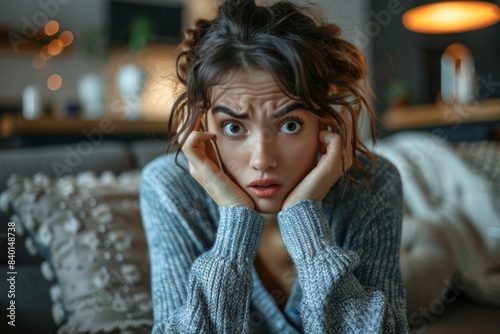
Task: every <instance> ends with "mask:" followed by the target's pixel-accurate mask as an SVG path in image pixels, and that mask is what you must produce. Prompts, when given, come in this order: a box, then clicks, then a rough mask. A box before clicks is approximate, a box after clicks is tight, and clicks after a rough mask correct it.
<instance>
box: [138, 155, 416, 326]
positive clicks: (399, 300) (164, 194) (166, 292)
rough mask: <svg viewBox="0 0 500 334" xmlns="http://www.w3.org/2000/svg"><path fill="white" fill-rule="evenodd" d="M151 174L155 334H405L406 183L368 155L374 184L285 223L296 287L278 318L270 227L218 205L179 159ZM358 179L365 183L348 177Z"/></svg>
mask: <svg viewBox="0 0 500 334" xmlns="http://www.w3.org/2000/svg"><path fill="white" fill-rule="evenodd" d="M174 156H175V154H174V153H170V154H168V155H166V156H163V157H160V158H158V159H156V160H155V161H153V162H151V163H150V164H149V165H148V166H147V167H146V168H145V169H144V170H143V172H142V179H141V189H140V196H141V197H140V200H141V212H142V216H143V224H144V227H145V231H146V236H147V239H148V244H149V251H150V252H149V253H150V258H151V279H152V294H153V308H154V327H153V333H183V334H184V333H217V334H219V333H228V334H234V333H353V334H354V333H356V334H358V333H398V334H400V333H408V325H407V321H406V317H405V314H406V312H405V292H404V286H403V282H402V279H401V273H400V268H399V246H400V238H401V220H402V189H401V179H400V176H399V174H398V172H397V170H396V169H395V168H394V166H392V165H391V164H390V163H389V162H388V161H386V160H384V159H382V158H380V157H377V164H376V168H374V166H372V165H371V163H370V161H369V160H368V159H366V158H364V156H360V159H361V161H362V163H363V164H364V165H365V166H366V168H367V170H368V171H369V172H370V173H371V176H372V178H371V182H370V184H365V183H362V182H355V181H348V180H347V178H342V179H341V180H339V182H337V184H336V185H335V186H333V187H332V189H331V190H330V192H329V193H328V195H327V196H326V197H325V199H324V200H323V201H313V200H309V201H300V202H298V203H296V204H294V205H292V206H291V207H289V208H287V209H286V210H284V211H282V212H280V213H279V214H278V224H279V227H280V231H281V235H282V238H283V241H284V243H285V246H286V247H287V250H288V252H289V255H290V258H291V260H292V261H293V263H294V265H295V268H296V270H297V279H296V280H295V282H294V286H293V288H292V292H291V294H290V296H289V297H288V300H287V302H286V306H285V308H284V309H283V310H282V311H281V310H280V309H279V308H278V307H277V305H276V303H275V302H274V299H273V298H272V296H271V294H270V293H269V292H268V291H267V290H266V289H265V288H264V286H263V284H262V283H261V281H260V278H259V276H258V274H257V272H256V270H255V268H254V267H253V261H254V259H255V256H256V253H257V249H258V247H259V243H260V238H261V234H262V230H263V226H264V220H263V217H262V216H261V215H260V214H259V213H258V212H256V211H254V210H251V209H248V208H243V207H218V206H217V204H216V203H215V202H214V201H213V200H212V199H211V198H210V196H209V195H208V194H207V193H206V192H205V190H204V189H203V188H202V187H201V186H200V185H199V184H198V183H197V181H196V180H195V179H193V178H192V177H191V176H190V175H189V172H188V164H187V160H186V158H185V156H184V155H182V153H181V154H180V155H179V158H178V163H179V165H180V166H182V168H181V167H179V165H177V164H176V163H175V161H174ZM349 173H350V174H351V175H353V176H354V177H356V178H358V179H359V178H360V177H361V175H362V174H361V173H360V172H359V171H358V170H356V169H354V168H351V170H350V171H349Z"/></svg>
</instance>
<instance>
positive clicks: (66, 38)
mask: <svg viewBox="0 0 500 334" xmlns="http://www.w3.org/2000/svg"><path fill="white" fill-rule="evenodd" d="M59 40H60V41H61V42H62V45H63V46H68V45H70V44H71V43H73V34H72V33H71V31H67V30H66V31H63V32H62V33H61V34H60V35H59Z"/></svg>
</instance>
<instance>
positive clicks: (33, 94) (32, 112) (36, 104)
mask: <svg viewBox="0 0 500 334" xmlns="http://www.w3.org/2000/svg"><path fill="white" fill-rule="evenodd" d="M41 115H42V104H41V99H40V92H39V90H38V88H37V87H36V86H34V85H29V86H27V87H26V88H24V90H23V117H24V118H25V119H28V120H32V119H37V118H40V116H41Z"/></svg>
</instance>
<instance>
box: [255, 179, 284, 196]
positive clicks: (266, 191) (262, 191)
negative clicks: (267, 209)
mask: <svg viewBox="0 0 500 334" xmlns="http://www.w3.org/2000/svg"><path fill="white" fill-rule="evenodd" d="M263 185H271V186H268V187H261V186H263ZM259 186H260V187H259ZM248 188H249V189H250V191H251V192H252V193H253V194H254V195H255V196H257V197H262V198H266V197H271V196H273V195H274V194H276V193H277V192H278V191H279V190H280V189H281V184H280V183H279V182H278V181H276V180H274V179H258V180H254V181H252V182H250V183H249V184H248Z"/></svg>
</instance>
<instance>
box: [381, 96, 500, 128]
mask: <svg viewBox="0 0 500 334" xmlns="http://www.w3.org/2000/svg"><path fill="white" fill-rule="evenodd" d="M498 121H500V99H489V100H484V101H477V102H476V103H474V104H471V105H466V106H464V107H461V108H455V109H451V108H449V107H445V106H440V105H437V104H423V105H417V106H411V107H403V108H394V109H389V110H387V111H386V112H385V113H384V115H383V116H382V124H383V127H384V128H385V129H386V130H389V131H399V130H405V129H415V128H420V127H433V126H459V125H460V124H467V123H479V122H498Z"/></svg>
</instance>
